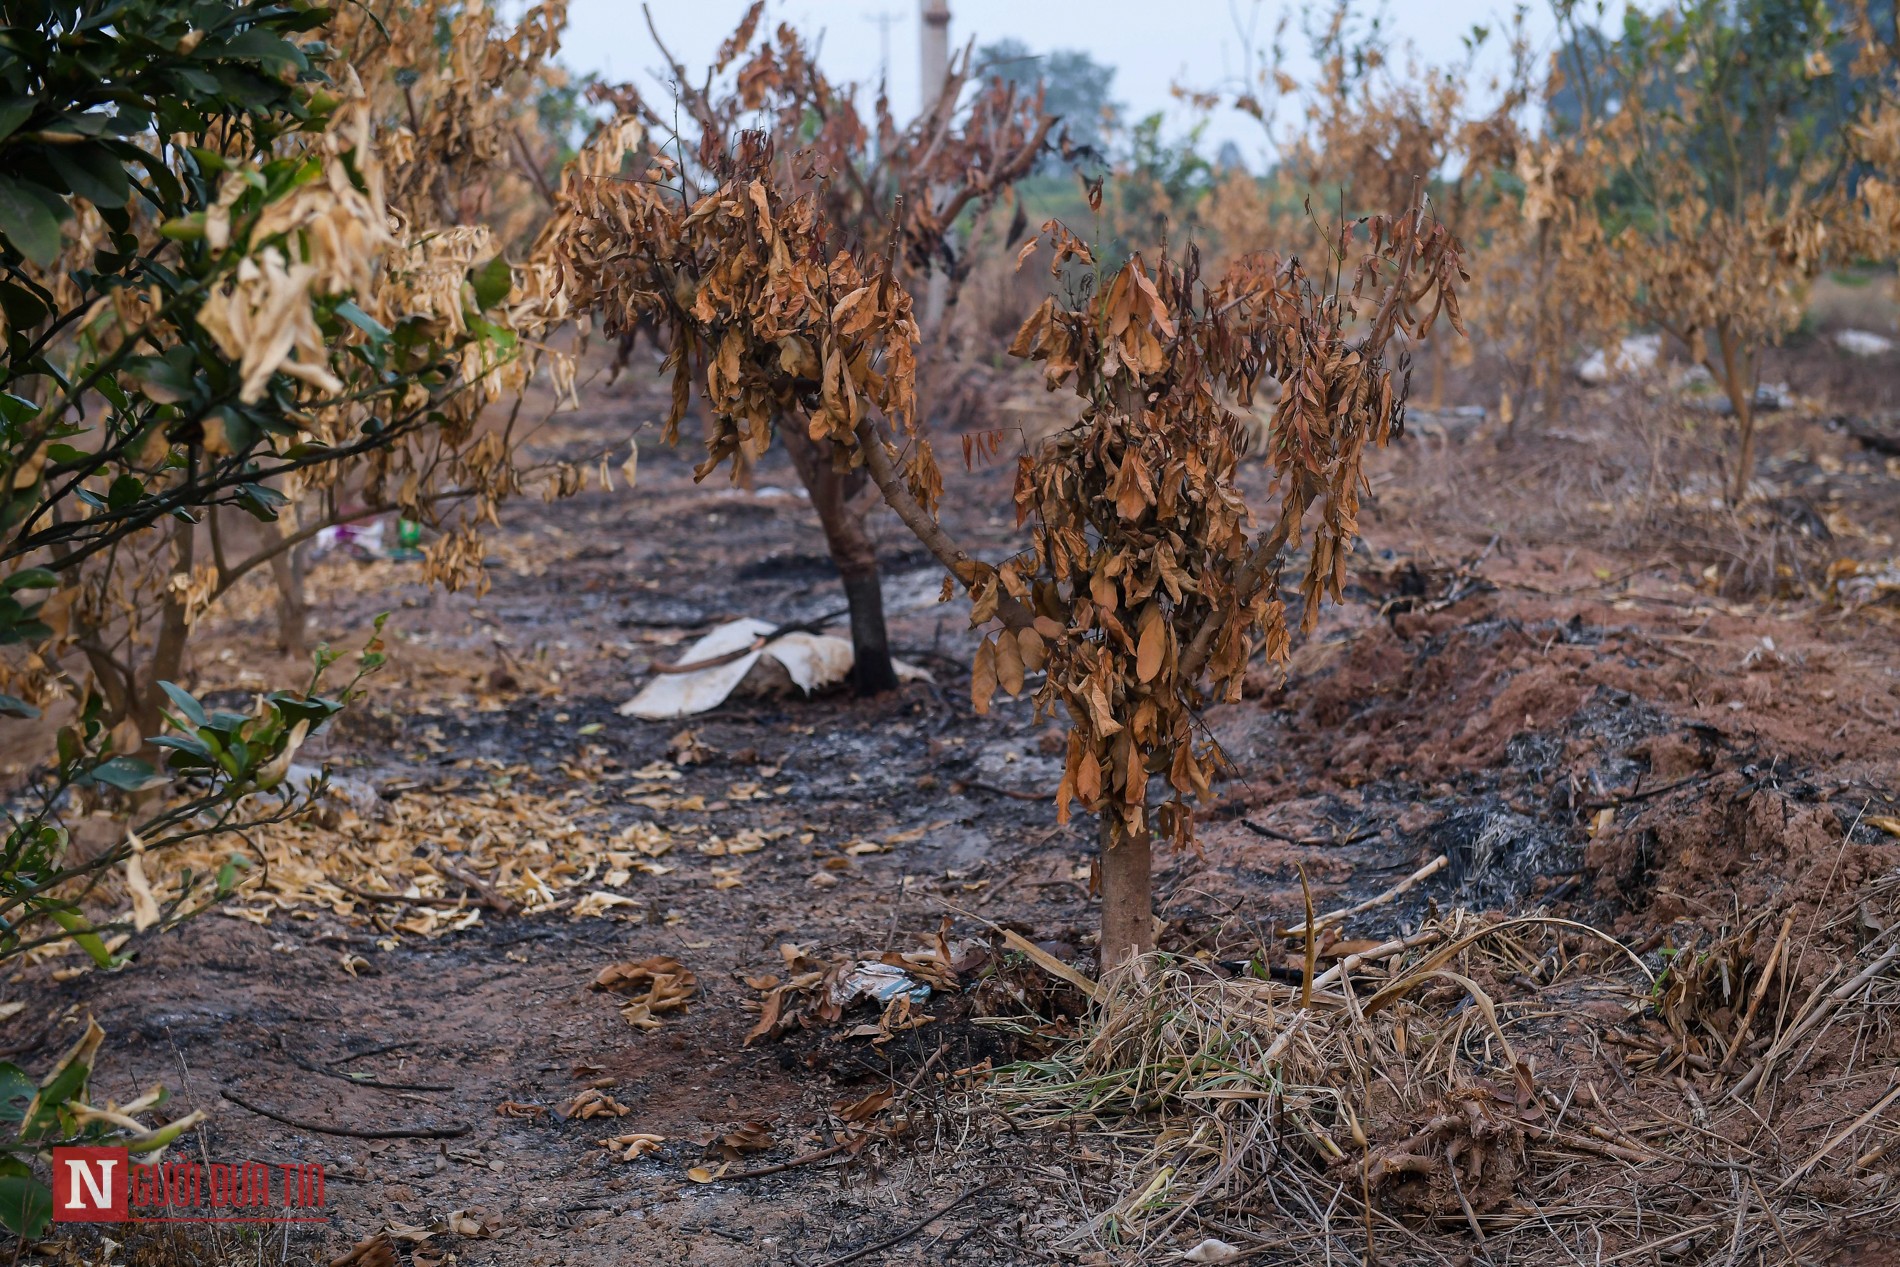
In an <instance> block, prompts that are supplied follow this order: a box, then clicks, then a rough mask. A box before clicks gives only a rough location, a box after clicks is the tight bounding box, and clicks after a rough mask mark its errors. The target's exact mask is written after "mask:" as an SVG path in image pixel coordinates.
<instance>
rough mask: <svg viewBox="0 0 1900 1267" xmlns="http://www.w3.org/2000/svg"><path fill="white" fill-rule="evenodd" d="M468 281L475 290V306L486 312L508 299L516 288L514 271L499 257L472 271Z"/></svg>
mask: <svg viewBox="0 0 1900 1267" xmlns="http://www.w3.org/2000/svg"><path fill="white" fill-rule="evenodd" d="M468 280H469V283H470V284H471V285H473V286H474V288H475V306H476V307H478V308H480V309H481V310H482V311H484V312H486V311H488V309H490V308H493V307H494V306H495V305H496V304H498V303H500V302H501V301H502V300H504V299H506V298H508V292H510V291H512V290H513V289H514V288H515V274H514V270H513V269H511V268H509V267H508V261H507V260H505V259H503V258H502V257H501V256H499V255H497V256H496V257H495V258H494V259H492V260H490V261H488V263H486V264H483V265H480V266H479V267H476V268H472V269H470V270H469V273H468Z"/></svg>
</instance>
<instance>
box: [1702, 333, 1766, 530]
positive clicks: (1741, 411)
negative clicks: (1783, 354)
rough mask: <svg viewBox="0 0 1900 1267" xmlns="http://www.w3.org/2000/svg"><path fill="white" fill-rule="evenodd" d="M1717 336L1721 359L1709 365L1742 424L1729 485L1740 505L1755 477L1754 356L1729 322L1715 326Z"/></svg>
mask: <svg viewBox="0 0 1900 1267" xmlns="http://www.w3.org/2000/svg"><path fill="white" fill-rule="evenodd" d="M1716 340H1717V343H1718V345H1719V346H1720V348H1721V351H1722V363H1721V364H1720V365H1719V366H1718V365H1715V364H1713V363H1711V364H1710V365H1709V368H1710V369H1711V370H1713V371H1714V372H1715V374H1716V376H1717V377H1718V378H1720V379H1721V381H1722V389H1723V390H1724V391H1726V392H1727V393H1728V403H1729V405H1730V406H1731V407H1732V408H1733V409H1734V410H1735V423H1736V425H1737V426H1739V427H1740V428H1741V443H1740V445H1739V446H1738V447H1737V448H1736V451H1735V481H1734V484H1733V486H1732V487H1731V488H1730V489H1729V500H1730V501H1731V502H1733V503H1735V504H1736V505H1740V504H1741V503H1742V502H1744V501H1746V500H1747V499H1748V484H1749V481H1750V480H1752V479H1754V478H1755V358H1754V356H1753V354H1752V352H1751V351H1750V350H1749V349H1747V348H1744V347H1742V346H1741V340H1739V339H1738V338H1736V337H1735V335H1734V334H1733V333H1731V332H1730V330H1729V328H1728V326H1727V325H1726V324H1720V325H1717V326H1716Z"/></svg>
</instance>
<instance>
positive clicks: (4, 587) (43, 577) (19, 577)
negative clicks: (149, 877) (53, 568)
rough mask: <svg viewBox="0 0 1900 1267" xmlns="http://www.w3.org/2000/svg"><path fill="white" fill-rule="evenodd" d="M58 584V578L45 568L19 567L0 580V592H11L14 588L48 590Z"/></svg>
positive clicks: (56, 586)
mask: <svg viewBox="0 0 1900 1267" xmlns="http://www.w3.org/2000/svg"><path fill="white" fill-rule="evenodd" d="M58 586H59V578H58V577H57V576H55V575H53V574H52V573H51V572H50V571H48V570H47V569H45V568H21V569H20V570H19V571H18V572H15V573H14V574H13V575H12V576H9V577H8V578H7V579H6V580H4V581H0V592H4V593H7V594H11V593H13V592H14V591H15V590H50V589H56V588H58Z"/></svg>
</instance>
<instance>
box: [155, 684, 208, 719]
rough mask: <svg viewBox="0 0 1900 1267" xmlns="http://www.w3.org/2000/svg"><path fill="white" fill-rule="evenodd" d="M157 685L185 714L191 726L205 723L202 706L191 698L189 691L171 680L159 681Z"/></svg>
mask: <svg viewBox="0 0 1900 1267" xmlns="http://www.w3.org/2000/svg"><path fill="white" fill-rule="evenodd" d="M158 687H159V689H160V690H162V691H164V692H165V694H167V695H169V696H171V701H172V703H174V704H176V705H177V706H178V711H179V712H181V713H183V714H184V715H185V720H186V721H188V722H190V723H191V724H192V725H193V726H202V725H204V724H205V710H204V706H203V705H202V704H200V703H199V702H198V701H197V700H196V699H194V698H192V695H191V692H189V691H187V690H186V689H185V688H184V687H182V686H178V685H176V684H175V683H172V682H160V683H159V684H158Z"/></svg>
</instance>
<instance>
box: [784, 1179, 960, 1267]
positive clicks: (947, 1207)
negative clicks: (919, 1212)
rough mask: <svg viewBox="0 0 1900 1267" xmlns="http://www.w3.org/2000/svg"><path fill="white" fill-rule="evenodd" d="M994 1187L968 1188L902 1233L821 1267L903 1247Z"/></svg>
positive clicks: (837, 1266) (834, 1266)
mask: <svg viewBox="0 0 1900 1267" xmlns="http://www.w3.org/2000/svg"><path fill="white" fill-rule="evenodd" d="M993 1186H995V1181H994V1180H989V1181H987V1182H984V1183H979V1184H977V1185H976V1186H975V1187H974V1188H966V1189H965V1190H964V1191H963V1192H961V1193H959V1194H957V1195H956V1196H955V1197H953V1198H952V1199H951V1200H949V1201H946V1202H944V1203H943V1204H942V1205H940V1206H938V1207H937V1208H936V1209H934V1210H932V1211H931V1212H930V1213H929V1214H926V1215H925V1216H924V1217H923V1218H921V1219H918V1220H917V1221H916V1222H915V1223H912V1224H911V1225H910V1226H908V1227H906V1228H904V1229H902V1230H901V1231H897V1232H893V1233H892V1234H891V1235H889V1236H887V1237H885V1238H884V1239H883V1240H881V1241H876V1242H874V1243H872V1244H870V1245H866V1246H865V1247H864V1248H863V1249H854V1250H852V1251H851V1252H850V1253H849V1254H845V1255H842V1256H841V1257H838V1258H833V1259H829V1260H827V1261H826V1262H824V1263H823V1264H821V1267H842V1264H844V1263H854V1262H856V1261H857V1260H858V1259H860V1258H866V1257H869V1256H870V1255H872V1254H876V1253H878V1252H880V1251H882V1250H887V1249H889V1248H891V1247H892V1246H893V1245H901V1244H903V1243H904V1242H905V1241H907V1240H909V1239H910V1238H911V1237H913V1236H915V1235H917V1233H919V1232H921V1231H923V1230H924V1229H925V1228H927V1227H929V1226H930V1225H931V1224H932V1223H935V1222H936V1221H937V1220H938V1219H940V1218H942V1217H943V1216H944V1215H946V1214H948V1213H950V1211H952V1210H954V1209H956V1208H957V1207H958V1206H960V1205H962V1204H963V1203H964V1202H965V1201H968V1200H969V1199H970V1198H971V1197H973V1196H975V1195H976V1194H977V1193H979V1192H983V1191H986V1190H987V1189H989V1188H991V1187H993Z"/></svg>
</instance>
